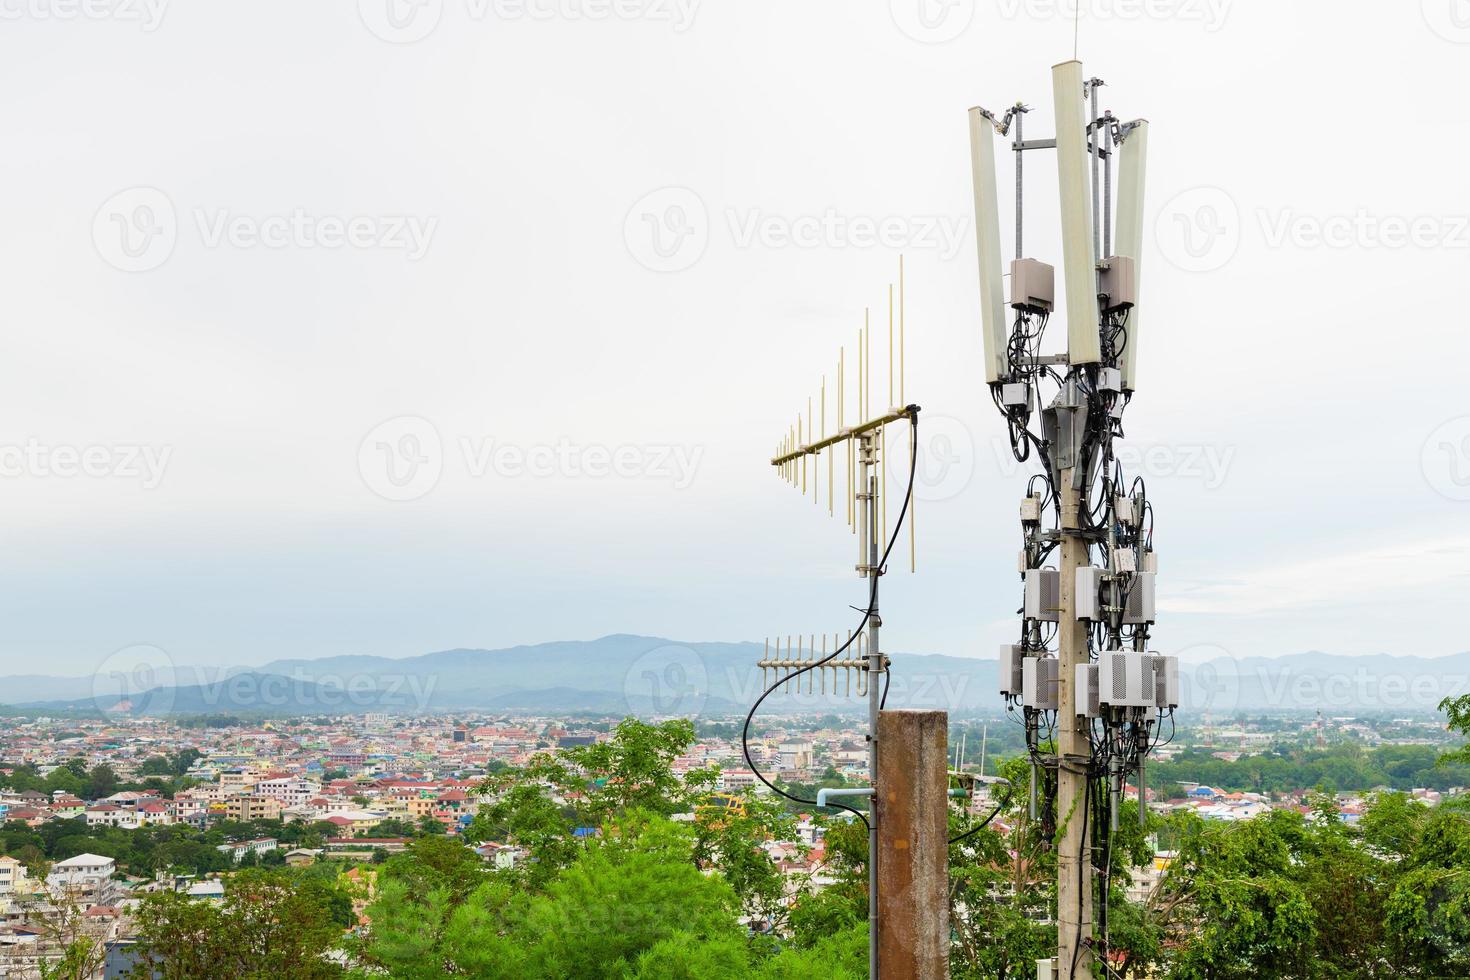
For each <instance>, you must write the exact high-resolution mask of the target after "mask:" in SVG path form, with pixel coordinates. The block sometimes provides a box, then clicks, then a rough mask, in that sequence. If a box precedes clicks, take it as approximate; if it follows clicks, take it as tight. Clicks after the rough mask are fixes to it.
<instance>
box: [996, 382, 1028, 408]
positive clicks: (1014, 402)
mask: <svg viewBox="0 0 1470 980" xmlns="http://www.w3.org/2000/svg"><path fill="white" fill-rule="evenodd" d="M1000 403H1001V404H1002V405H1003V406H1005V407H1006V408H1016V409H1023V410H1025V411H1028V412H1029V411H1031V386H1030V385H1029V384H1027V383H1026V382H1024V381H1007V382H1006V383H1005V384H1003V385H1001V386H1000Z"/></svg>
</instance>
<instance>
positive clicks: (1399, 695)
mask: <svg viewBox="0 0 1470 980" xmlns="http://www.w3.org/2000/svg"><path fill="white" fill-rule="evenodd" d="M762 652H763V646H762V645H761V644H757V643H679V642H675V641H671V640H665V639H661V638H658V637H647V636H633V635H628V634H617V635H613V636H605V637H602V638H601V639H598V640H585V641H580V640H579V641H558V642H553V643H541V644H535V645H531V646H517V647H510V648H507V649H501V650H474V649H457V650H443V651H439V652H436V653H428V654H423V655H422V656H416V657H406V658H391V657H367V656H336V657H326V658H322V659H320V660H297V659H293V660H277V661H273V662H271V663H268V664H265V665H263V666H261V667H259V668H257V669H254V670H246V671H243V672H240V673H236V674H233V675H231V674H221V672H219V671H216V670H192V669H190V668H178V669H176V672H175V675H174V676H175V679H176V685H175V686H170V687H159V688H156V689H152V690H149V691H146V692H144V693H143V694H141V695H136V696H134V697H133V698H131V699H130V701H129V705H130V706H131V709H132V710H134V711H140V712H147V713H159V712H175V713H180V712H187V713H198V712H230V711H242V712H246V711H248V712H264V713H270V714H278V715H279V714H319V713H336V712H344V713H345V712H361V711H377V710H386V711H393V712H419V711H445V710H461V709H477V708H478V709H486V710H524V711H543V712H561V713H569V712H578V711H583V712H597V713H611V714H617V713H625V712H626V713H635V714H640V715H656V714H691V713H699V714H704V715H726V714H730V713H732V712H735V711H737V710H742V709H744V708H745V707H746V706H748V705H749V704H750V703H751V702H752V701H753V700H754V699H755V698H756V697H757V696H758V695H759V694H760V692H761V691H762V690H763V683H762V676H761V671H759V670H758V669H757V668H756V667H755V664H756V661H757V660H759V659H760V657H761V655H762ZM892 659H893V679H892V688H891V690H890V692H889V697H888V704H889V706H890V707H912V708H939V709H943V710H947V711H949V712H951V713H955V714H959V713H971V712H987V713H988V712H993V711H995V710H998V709H999V708H1001V707H1002V701H1001V698H1000V697H999V695H998V694H997V693H996V690H995V688H996V662H995V661H994V660H982V659H978V658H966V657H949V656H943V655H920V654H902V653H899V654H894V655H893V658H892ZM822 675H823V676H821V677H818V676H815V675H808V676H806V677H804V678H803V679H802V682H801V685H800V688H801V689H800V691H799V692H798V691H797V690H796V687H797V685H796V683H795V682H792V684H791V685H790V687H791V690H790V691H789V692H788V691H785V690H783V691H780V692H778V693H776V694H773V695H771V696H770V697H769V698H768V699H767V700H766V702H765V705H764V707H766V708H769V709H771V710H777V711H780V710H792V709H800V710H810V711H823V712H825V711H833V710H853V711H858V710H862V709H863V702H862V701H861V700H860V699H859V698H858V697H857V687H856V678H855V677H854V678H850V679H849V678H847V677H846V676H845V675H843V674H839V675H838V676H837V678H836V686H837V690H838V691H839V692H847V691H848V690H849V684H850V685H851V687H850V691H851V693H850V694H846V695H845V696H841V697H834V696H833V695H832V693H831V692H832V688H833V681H834V678H833V676H832V673H831V672H830V671H823V672H822ZM774 678H775V674H774V673H769V672H768V673H767V674H766V675H765V681H771V680H774ZM808 686H810V687H811V688H812V690H811V692H810V693H808V691H807V688H808ZM823 688H825V689H826V691H827V693H826V694H825V695H824V694H823V693H822V689H823ZM1467 690H1470V653H1463V654H1457V655H1454V656H1450V657H1443V658H1425V657H1396V656H1391V655H1387V654H1383V655H1377V656H1371V657H1340V656H1334V655H1332V654H1327V653H1321V652H1317V651H1312V652H1307V653H1300V654H1292V655H1290V656H1284V657H1279V658H1264V657H1251V658H1246V659H1242V660H1238V661H1237V660H1230V659H1225V658H1221V659H1217V660H1213V661H1210V662H1207V663H1204V664H1199V665H1186V667H1185V668H1184V670H1183V692H1184V697H1183V700H1184V705H1183V707H1184V708H1185V709H1186V711H1187V712H1189V713H1195V714H1198V713H1202V712H1204V711H1206V710H1208V711H1210V712H1212V713H1213V714H1215V715H1216V716H1217V717H1224V716H1226V715H1228V714H1229V713H1230V712H1232V711H1235V710H1262V709H1271V708H1283V709H1309V710H1310V709H1319V708H1320V709H1321V710H1322V711H1323V712H1324V713H1327V714H1345V713H1352V712H1354V711H1359V710H1373V711H1384V710H1387V711H1395V710H1404V711H1432V710H1434V709H1435V707H1436V706H1437V705H1438V703H1439V701H1440V700H1441V699H1442V698H1444V697H1447V696H1451V695H1455V694H1459V693H1464V692H1465V691H1467ZM0 702H3V703H7V704H12V705H37V703H38V702H41V703H46V704H48V705H50V706H67V705H71V706H75V707H81V708H85V707H87V706H88V705H95V706H98V707H101V708H104V709H113V708H115V702H116V698H113V697H110V696H109V695H108V694H106V692H102V693H95V692H93V691H92V689H91V679H90V678H45V677H35V676H29V677H18V678H0Z"/></svg>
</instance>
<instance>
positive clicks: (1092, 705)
mask: <svg viewBox="0 0 1470 980" xmlns="http://www.w3.org/2000/svg"><path fill="white" fill-rule="evenodd" d="M1072 700H1073V702H1075V707H1076V711H1077V714H1078V716H1079V717H1086V718H1096V717H1097V716H1098V714H1099V713H1100V712H1099V710H1098V703H1097V664H1078V665H1077V680H1076V683H1075V684H1074V685H1073V686H1072Z"/></svg>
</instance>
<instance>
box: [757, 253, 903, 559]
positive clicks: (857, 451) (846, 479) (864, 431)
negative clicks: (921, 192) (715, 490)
mask: <svg viewBox="0 0 1470 980" xmlns="http://www.w3.org/2000/svg"><path fill="white" fill-rule="evenodd" d="M896 295H897V306H896V308H895V302H894V297H895V287H894V284H892V283H890V284H889V286H888V358H887V373H888V397H887V404H888V406H889V407H888V408H887V409H886V410H884V411H883V412H881V413H880V414H877V415H874V414H873V373H874V372H873V325H872V309H871V308H870V307H864V309H863V325H862V326H861V327H860V328H858V332H857V346H856V348H855V350H856V351H857V369H856V371H855V372H854V375H855V379H856V382H857V387H856V391H855V392H849V390H848V379H847V373H848V372H847V360H848V358H847V347H846V346H845V345H844V346H841V347H838V349H837V370H836V377H835V384H833V385H831V386H830V387H831V388H832V405H831V409H830V411H829V408H828V404H827V400H828V399H827V396H828V388H829V385H828V384H827V375H825V374H824V375H822V376H821V380H820V382H819V384H818V387H817V396H816V399H815V401H814V400H813V399H812V398H808V399H807V402H806V411H805V412H804V413H803V412H798V413H797V415H796V421H795V422H794V423H793V424H792V425H790V426H789V427H788V428H787V431H786V432H785V434H784V435H782V437H781V440H780V442H779V443H778V444H777V446H776V454H775V456H774V457H772V459H771V465H772V466H774V467H776V470H777V472H778V473H779V474H780V476H781V478H782V479H783V480H785V481H786V482H787V483H788V484H790V485H791V486H792V487H794V488H796V489H797V490H799V491H800V492H801V494H802V496H807V495H808V494H810V496H811V498H812V503H813V505H817V506H820V504H821V492H820V490H821V487H820V484H821V482H822V476H821V473H822V471H823V469H824V467H823V465H822V460H823V459H824V458H825V460H826V466H825V470H826V478H825V479H826V484H827V513H828V515H829V516H834V517H835V516H836V513H837V509H836V488H837V481H836V479H835V478H834V476H835V473H836V470H837V467H838V466H839V465H841V467H842V471H843V473H842V480H843V483H844V487H845V489H844V493H843V496H844V507H845V513H846V520H847V525H848V527H849V529H850V530H851V532H852V533H853V534H854V535H858V536H859V537H860V538H862V537H863V535H862V534H861V531H862V525H863V521H862V517H861V515H860V510H861V507H860V506H859V503H858V502H859V500H860V499H861V498H862V496H863V493H864V491H863V482H862V479H861V478H860V477H859V475H858V470H859V469H860V468H861V467H862V466H863V460H862V445H861V443H862V442H863V440H864V438H865V437H871V438H872V441H873V448H872V453H873V457H874V459H873V463H874V465H875V466H877V467H878V469H879V475H878V483H879V486H878V488H877V490H876V491H875V492H874V493H873V498H874V501H875V503H874V507H875V508H877V510H878V515H879V518H880V521H879V524H880V528H879V530H880V532H881V535H882V538H881V539H882V540H886V539H887V535H888V476H889V474H888V432H887V429H888V426H889V425H892V424H893V423H895V422H901V421H905V420H907V419H909V418H910V417H911V416H912V414H913V412H914V411H915V409H914V408H913V406H908V405H907V403H906V402H905V401H904V397H905V387H906V385H905V361H906V358H905V349H904V341H905V325H904V269H903V257H902V256H900V257H899V260H898V283H897V293H896ZM895 313H896V314H897V319H896V321H895ZM895 325H896V328H897V333H896V334H895ZM880 377H881V374H880ZM895 385H896V388H895ZM895 395H896V396H897V397H896V398H895ZM849 417H856V418H857V419H858V420H859V421H858V422H857V423H856V424H853V425H848V424H847V419H848V418H849ZM829 418H830V419H832V420H833V421H834V422H835V425H834V426H833V428H832V431H831V432H830V433H829V432H828V420H829ZM839 455H841V457H842V459H841V462H840V463H839V461H838V458H837V457H838V456H839ZM809 467H810V468H809ZM914 504H915V501H914V500H913V499H912V498H910V499H909V502H908V515H907V516H908V520H909V542H908V548H909V571H910V572H914V571H916V570H917V568H918V559H917V555H916V550H917V544H918V540H917V536H916V535H915V534H914V530H913V528H914V524H913V517H914ZM859 544H860V548H862V547H866V545H865V544H863V543H862V542H861V541H860V542H859ZM862 560H863V558H862V554H861V553H860V554H859V562H860V563H861V562H862Z"/></svg>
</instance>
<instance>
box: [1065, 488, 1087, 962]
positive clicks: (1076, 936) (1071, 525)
mask: <svg viewBox="0 0 1470 980" xmlns="http://www.w3.org/2000/svg"><path fill="white" fill-rule="evenodd" d="M1073 476H1074V471H1073V470H1071V469H1066V470H1063V471H1062V472H1061V480H1060V483H1059V486H1058V490H1059V492H1060V493H1061V495H1062V558H1061V569H1060V573H1061V575H1060V577H1061V583H1060V585H1061V600H1062V601H1061V611H1060V613H1059V614H1058V622H1057V638H1058V643H1059V646H1060V652H1059V657H1060V660H1061V662H1060V664H1059V665H1058V667H1059V670H1058V673H1059V675H1060V676H1059V678H1058V691H1057V703H1058V705H1060V709H1061V710H1060V711H1058V712H1057V714H1058V715H1059V716H1060V717H1059V718H1058V719H1057V820H1058V821H1059V822H1060V827H1059V828H1058V829H1059V831H1060V840H1061V843H1060V844H1059V850H1058V852H1057V975H1058V976H1059V977H1060V978H1061V980H1092V951H1091V948H1090V947H1088V946H1087V945H1086V943H1087V941H1088V940H1090V939H1091V938H1092V854H1091V846H1092V842H1091V839H1090V834H1089V830H1088V824H1089V821H1088V805H1087V765H1088V761H1089V760H1090V759H1091V757H1092V746H1091V744H1090V743H1089V741H1088V738H1087V727H1086V722H1087V720H1086V719H1085V718H1082V719H1079V718H1078V717H1077V712H1076V710H1075V708H1074V705H1075V703H1076V702H1075V701H1074V700H1073V698H1074V692H1073V687H1074V686H1075V680H1076V676H1077V669H1076V668H1077V665H1078V664H1084V663H1087V660H1088V657H1087V630H1086V627H1087V624H1086V623H1080V622H1078V621H1077V614H1076V609H1077V594H1076V593H1077V569H1078V568H1082V567H1084V566H1086V564H1087V543H1086V542H1085V541H1084V540H1083V538H1082V536H1081V533H1080V521H1079V516H1078V510H1079V507H1080V503H1081V495H1080V493H1079V492H1078V491H1077V490H1074V489H1073V488H1072V478H1073ZM1079 865H1080V866H1079ZM1074 964H1075V966H1074Z"/></svg>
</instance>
